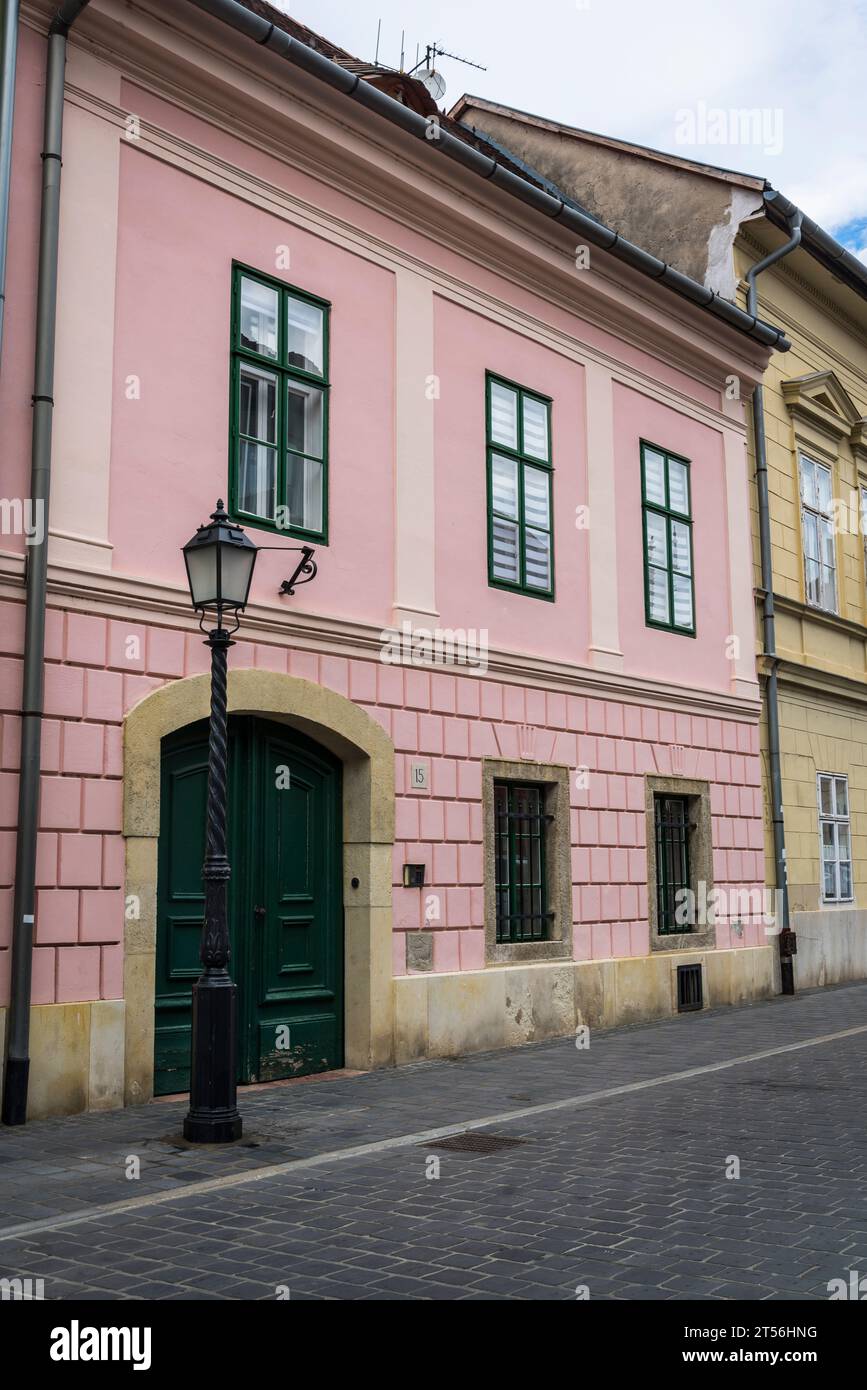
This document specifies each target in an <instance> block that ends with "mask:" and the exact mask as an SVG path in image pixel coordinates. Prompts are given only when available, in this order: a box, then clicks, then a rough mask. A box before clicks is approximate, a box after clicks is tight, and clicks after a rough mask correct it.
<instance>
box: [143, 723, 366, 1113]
mask: <svg viewBox="0 0 867 1390" xmlns="http://www.w3.org/2000/svg"><path fill="white" fill-rule="evenodd" d="M162 743H163V746H162V760H161V761H162V767H161V787H160V805H161V815H160V839H159V850H158V861H157V943H156V945H157V949H156V974H155V991H154V992H155V1000H154V1094H155V1095H169V1094H172V1093H173V1092H177V1091H186V1090H188V1088H189V1067H190V1015H191V988H192V985H193V983H194V982H195V980H196V979H197V977H198V975H199V972H200V969H201V966H200V963H199V942H200V936H201V924H202V916H203V911H204V890H203V886H202V882H201V865H202V859H203V856H204V849H205V823H206V799H207V770H208V725H207V721H201V722H199V723H196V724H192V725H188V726H187V727H186V728H184V729H181V730H179V731H177V732H176V733H174V734H171V735H169V736H168V737H167V738H165V739H163V741H162ZM340 784H341V765H340V762H339V761H338V759H337V758H335V757H334V756H333V754H331V753H329V752H328V750H327V749H325V748H322V747H321V746H320V745H318V744H317V743H315V742H314V741H313V740H312V739H310V738H308V737H306V736H305V735H303V734H300V733H299V732H298V731H297V730H294V729H291V728H289V727H288V726H286V725H285V724H278V723H275V722H274V721H271V720H267V719H261V718H256V717H254V716H252V715H232V716H231V717H230V719H229V786H228V795H229V863H230V864H231V867H232V877H231V880H230V883H229V931H230V940H231V951H232V955H231V960H230V971H231V975H232V978H233V980H234V981H235V983H236V985H237V990H238V1051H237V1080H238V1084H239V1085H244V1084H248V1083H250V1082H255V1081H277V1080H282V1079H285V1078H287V1077H294V1076H306V1075H309V1074H311V1073H313V1072H317V1071H331V1070H335V1069H336V1068H338V1067H342V1065H343V910H342V902H341V896H342V874H341V860H342V848H343V845H342V835H341V826H340V821H341V805H340V790H341V785H340Z"/></svg>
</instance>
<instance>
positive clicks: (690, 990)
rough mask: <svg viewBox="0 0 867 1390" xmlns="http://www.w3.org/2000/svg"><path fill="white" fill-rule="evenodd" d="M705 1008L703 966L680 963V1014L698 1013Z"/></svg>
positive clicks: (678, 1008) (678, 987) (678, 983)
mask: <svg viewBox="0 0 867 1390" xmlns="http://www.w3.org/2000/svg"><path fill="white" fill-rule="evenodd" d="M703 1008H704V993H703V989H702V979H701V966H700V965H679V966H678V967H677V1012H678V1013H679V1014H692V1013H697V1012H698V1011H699V1009H703Z"/></svg>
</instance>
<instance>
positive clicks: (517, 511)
mask: <svg viewBox="0 0 867 1390" xmlns="http://www.w3.org/2000/svg"><path fill="white" fill-rule="evenodd" d="M485 440H486V452H487V476H488V583H489V584H490V585H492V586H493V587H494V588H497V589H508V590H510V591H511V592H512V593H519V594H527V595H529V596H530V597H532V598H541V599H547V600H548V601H549V602H553V599H554V510H553V502H554V499H553V473H554V469H553V466H552V463H551V398H550V397H549V396H542V395H540V394H539V393H538V392H537V391H528V390H526V389H525V387H523V386H518V385H517V384H516V383H515V382H513V381H508V380H507V379H506V378H505V377H500V376H495V375H494V374H493V373H492V372H488V373H487V374H486V377H485Z"/></svg>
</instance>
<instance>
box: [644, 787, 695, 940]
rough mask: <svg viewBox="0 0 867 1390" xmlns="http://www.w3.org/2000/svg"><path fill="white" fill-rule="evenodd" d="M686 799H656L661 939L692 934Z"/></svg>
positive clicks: (657, 918)
mask: <svg viewBox="0 0 867 1390" xmlns="http://www.w3.org/2000/svg"><path fill="white" fill-rule="evenodd" d="M689 804H690V801H689V797H687V796H656V797H655V798H654V810H655V820H656V906H657V917H656V920H657V929H658V931H659V934H660V936H679V935H684V934H686V933H688V932H692V931H694V930H695V921H694V917H695V913H694V910H693V909H692V908H691V904H690V898H689V897H687V891H691V889H692V882H691V877H690V862H689V849H690V846H689V835H690V827H689Z"/></svg>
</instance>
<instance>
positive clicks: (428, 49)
mask: <svg viewBox="0 0 867 1390" xmlns="http://www.w3.org/2000/svg"><path fill="white" fill-rule="evenodd" d="M437 58H451V59H453V61H454V62H456V63H463V64H464V65H465V66H466V67H468V68H478V69H479V71H480V72H487V68H486V67H485V66H484V65H483V64H482V63H474V62H473V61H472V59H470V58H462V57H461V56H460V54H459V53H449V51H448V50H447V49H445V48H440V46H439V44H437V43H429V44H426V45H425V50H424V58H423V59H422V60H421V62H418V63H416V65H415V67H414V68H410V70H409V72H408V73H407V77H412V75H413V73H417V75H418V76H417V80H418V81H419V82H421V83H422V85H423V86H424V87H426V88H427V90H428V91H429V92H430V94H431V96H432V97H433V99H434V101H440V100H441V98H442V97H443V96H444V95H445V90H446V84H445V78H444V77H443V75H442V73H440V72H438V71H437V69H436V67H435V63H436V60H437ZM422 62H423V63H424V67H423V68H422ZM419 68H422V70H421V72H419Z"/></svg>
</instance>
